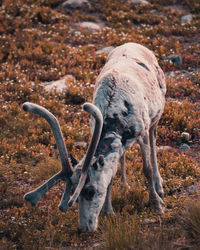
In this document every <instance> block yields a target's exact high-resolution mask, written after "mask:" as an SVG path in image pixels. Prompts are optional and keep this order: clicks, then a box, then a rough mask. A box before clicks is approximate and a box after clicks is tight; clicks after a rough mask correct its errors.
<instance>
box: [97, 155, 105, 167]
mask: <svg viewBox="0 0 200 250" xmlns="http://www.w3.org/2000/svg"><path fill="white" fill-rule="evenodd" d="M97 161H98V163H99V164H100V166H101V167H103V166H104V156H103V155H99V157H98V159H97Z"/></svg>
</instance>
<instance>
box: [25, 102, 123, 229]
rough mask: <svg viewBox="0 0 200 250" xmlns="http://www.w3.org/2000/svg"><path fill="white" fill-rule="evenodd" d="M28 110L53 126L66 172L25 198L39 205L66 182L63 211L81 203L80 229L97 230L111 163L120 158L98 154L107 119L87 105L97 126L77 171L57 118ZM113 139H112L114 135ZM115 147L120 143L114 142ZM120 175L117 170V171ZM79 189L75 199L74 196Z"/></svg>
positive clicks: (38, 109) (32, 107) (28, 107)
mask: <svg viewBox="0 0 200 250" xmlns="http://www.w3.org/2000/svg"><path fill="white" fill-rule="evenodd" d="M23 109H24V111H27V112H31V113H35V114H39V115H40V116H42V117H43V118H45V119H46V120H47V122H48V123H49V124H50V126H51V128H52V131H53V134H54V137H55V140H56V143H57V147H58V150H59V154H60V159H61V164H62V169H61V171H60V172H58V173H57V174H55V175H54V176H53V177H51V178H50V179H49V180H47V181H46V182H45V183H44V184H42V185H41V186H40V187H38V188H36V189H35V190H33V191H31V192H29V193H27V194H26V195H25V196H24V199H25V200H26V201H28V202H30V203H31V205H36V204H37V202H38V201H39V199H40V198H41V197H42V196H43V195H44V194H45V193H46V192H47V191H48V190H49V189H50V188H51V187H52V186H54V185H55V184H56V183H58V182H59V181H60V180H64V181H66V187H65V192H64V194H63V196H62V199H61V202H60V205H59V208H60V210H61V211H67V209H68V207H69V206H72V205H73V204H74V203H75V202H76V201H78V207H79V229H80V230H81V231H90V232H92V231H94V230H95V229H96V228H97V225H98V216H99V213H100V211H101V209H102V206H103V204H104V201H105V198H106V193H107V188H108V186H109V184H110V182H111V179H112V176H113V169H112V168H110V167H109V165H110V164H113V163H115V165H116V166H117V161H118V157H117V156H116V150H113V151H112V152H111V153H110V154H109V155H107V156H105V157H104V156H103V155H102V154H99V155H96V156H94V155H95V152H96V149H97V146H98V143H99V140H100V136H101V132H102V126H103V117H102V114H101V112H100V110H99V109H98V108H97V107H96V106H95V105H93V104H91V103H85V104H84V105H83V109H84V110H85V111H86V112H88V113H90V114H91V115H92V116H93V117H94V120H95V126H94V130H93V135H92V139H91V143H90V145H89V148H88V150H87V153H86V155H85V156H84V157H83V159H82V160H81V161H80V162H79V163H78V162H76V161H75V160H74V159H73V161H72V162H73V163H74V164H73V165H75V166H74V169H73V168H72V166H71V162H70V161H69V158H68V153H67V150H66V147H65V144H64V139H63V136H62V132H61V129H60V126H59V123H58V121H57V119H56V118H55V116H54V115H53V114H52V113H50V112H49V111H48V110H46V109H45V108H43V107H41V106H39V105H36V104H33V103H29V102H26V103H24V104H23ZM111 137H112V136H111ZM113 145H114V146H113V148H115V145H116V142H114V143H113ZM115 172H116V171H115ZM72 190H75V191H74V193H73V195H72V197H71V199H69V197H70V193H71V191H72Z"/></svg>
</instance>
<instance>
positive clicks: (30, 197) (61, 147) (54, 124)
mask: <svg viewBox="0 0 200 250" xmlns="http://www.w3.org/2000/svg"><path fill="white" fill-rule="evenodd" d="M23 110H24V111H26V112H31V113H34V114H38V115H40V116H42V117H43V118H45V119H46V121H47V122H48V123H49V124H50V126H51V129H52V131H53V135H54V137H55V140H56V144H57V147H58V151H59V154H60V159H61V164H62V170H61V171H60V172H58V173H57V174H55V175H54V176H53V177H51V178H50V179H49V180H47V181H46V182H45V183H44V184H42V185H41V186H40V187H38V188H36V189H35V190H33V191H31V192H29V193H27V194H26V195H25V196H24V199H25V200H27V201H28V202H30V203H31V205H33V206H34V205H36V204H37V202H38V201H39V199H40V198H41V197H42V196H43V195H44V194H45V193H46V192H47V191H48V190H49V189H50V188H51V187H53V186H54V185H55V184H56V183H58V182H59V181H60V180H65V181H66V188H65V192H64V195H63V197H62V200H61V203H63V200H65V203H66V200H67V201H68V200H69V193H70V190H71V185H72V184H71V180H70V177H71V175H72V173H73V171H72V167H71V164H70V162H69V158H68V153H67V149H66V146H65V143H64V139H63V135H62V132H61V129H60V126H59V123H58V121H57V119H56V117H55V116H54V115H53V114H52V113H51V112H49V111H48V110H47V109H45V108H44V107H42V106H40V105H37V104H34V103H30V102H26V103H24V104H23ZM65 210H66V207H65Z"/></svg>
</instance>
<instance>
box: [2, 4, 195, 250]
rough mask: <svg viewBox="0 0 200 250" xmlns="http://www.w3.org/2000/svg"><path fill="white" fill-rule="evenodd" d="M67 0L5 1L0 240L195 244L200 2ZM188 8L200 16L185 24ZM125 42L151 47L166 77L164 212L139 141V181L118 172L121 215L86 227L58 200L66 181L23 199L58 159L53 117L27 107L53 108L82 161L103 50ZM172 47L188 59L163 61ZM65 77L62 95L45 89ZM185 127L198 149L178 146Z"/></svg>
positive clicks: (130, 156)
mask: <svg viewBox="0 0 200 250" xmlns="http://www.w3.org/2000/svg"><path fill="white" fill-rule="evenodd" d="M62 2H63V1H62V0H51V1H49V0H16V1H12V0H3V1H0V105H1V109H0V131H1V132H0V141H1V146H0V193H1V197H0V215H1V220H0V249H47V248H48V249H65V248H66V249H70V248H71V249H78V248H79V249H80V248H85V249H88V248H89V247H92V248H95V247H96V249H99V248H107V249H122V248H124V249H128V248H129V249H169V248H170V249H198V246H199V244H200V243H199V239H200V228H199V225H200V224H199V221H200V211H199V205H198V206H197V204H198V203H197V204H196V203H194V204H193V203H191V202H190V200H191V199H192V200H199V177H200V172H199V163H200V161H199V136H200V130H199V124H200V113H199V107H200V102H199V100H200V92H199V82H200V81H199V80H200V73H199V66H200V62H199V53H200V48H199V43H198V41H199V38H200V37H199V27H200V25H199V24H200V18H199V17H200V15H199V12H200V3H199V1H198V0H177V1H172V0H171V1H167V0H151V1H149V2H150V4H149V5H145V6H139V5H137V6H133V5H131V4H130V3H128V1H122V0H121V1H119V0H118V1H117V0H112V1H110V0H98V1H97V0H93V1H90V2H91V7H90V8H89V10H87V11H81V10H75V11H71V10H68V11H65V12H63V11H62V9H61V8H60V7H59V5H60V4H61V3H62ZM180 9H181V10H183V13H182V12H181V11H180ZM188 13H192V14H193V15H194V17H193V20H192V21H191V22H190V23H184V24H183V23H181V21H180V19H181V16H183V15H184V14H188ZM99 20H101V22H102V23H103V24H104V26H105V27H104V28H103V29H102V30H101V31H100V32H90V31H88V30H84V29H81V28H78V26H76V25H75V24H77V23H79V22H82V21H99ZM125 42H137V43H140V44H143V45H145V46H147V47H148V48H150V49H152V50H153V51H154V52H155V54H156V56H157V58H158V60H159V64H160V65H161V66H162V68H163V70H164V71H165V73H166V76H167V77H166V81H167V87H168V90H167V96H166V97H167V103H166V106H165V111H164V114H163V116H162V118H161V121H160V123H159V126H158V146H159V147H158V163H159V166H160V171H161V175H162V177H163V179H164V190H165V198H164V201H165V204H166V213H165V214H164V215H163V216H160V215H157V214H155V213H153V212H152V211H151V209H150V208H149V207H148V192H147V190H146V185H145V183H146V181H145V178H144V176H143V173H142V160H141V155H140V151H139V149H138V147H137V146H133V147H132V148H131V149H130V150H128V151H127V154H126V163H127V177H128V182H129V185H130V189H129V190H127V189H126V188H124V189H121V184H120V171H119V172H118V173H117V176H116V178H115V181H114V185H113V206H114V210H115V211H116V213H117V216H116V217H115V216H114V217H110V218H108V219H104V220H101V223H100V224H101V226H100V229H99V231H98V232H97V233H94V234H86V233H85V234H81V235H79V234H78V232H77V223H78V215H77V207H76V206H75V207H73V208H71V209H69V211H68V212H67V214H63V213H61V212H60V211H59V210H58V208H57V207H58V204H59V199H60V197H61V195H62V192H63V190H64V186H63V183H60V184H59V185H57V186H56V187H55V188H53V190H52V192H49V193H47V194H46V195H45V197H44V198H42V199H41V201H40V202H39V205H38V206H36V207H33V208H32V207H30V206H29V205H28V204H26V203H25V202H24V201H23V195H24V194H25V193H26V192H27V191H29V190H31V189H32V188H34V187H36V186H37V185H38V184H39V183H41V182H42V181H43V180H44V179H47V178H48V177H49V176H51V175H52V174H53V173H55V172H56V171H57V170H58V169H60V163H59V157H58V152H57V149H56V144H55V141H54V139H53V136H52V132H51V130H50V128H49V125H48V124H47V123H46V122H45V121H44V120H43V119H39V118H38V117H35V116H33V115H30V114H26V113H24V112H23V111H22V107H21V106H22V103H23V102H25V101H31V102H35V103H38V104H40V105H43V106H45V107H46V108H48V109H49V110H50V111H51V112H53V113H54V115H55V116H56V117H57V118H58V120H59V122H60V125H61V129H62V131H63V134H64V137H65V143H66V145H67V148H68V150H69V152H70V153H73V154H74V155H75V156H76V157H77V158H78V159H80V158H81V157H82V156H83V155H84V153H85V151H86V148H85V146H84V145H85V144H84V142H85V143H88V140H89V138H90V132H89V126H88V125H89V116H88V115H86V114H85V113H83V111H82V110H81V104H82V103H84V102H85V101H86V100H87V101H91V100H92V91H93V86H94V83H95V79H96V77H97V75H98V73H99V72H100V70H101V68H102V66H103V65H104V63H105V61H106V54H105V53H103V54H96V53H95V51H97V50H98V49H101V48H103V47H106V46H117V45H120V44H123V43H125ZM171 54H180V55H181V56H182V59H183V63H182V65H181V66H179V67H178V66H176V65H173V63H169V62H167V61H165V60H164V58H165V57H166V56H168V55H171ZM66 74H72V75H73V76H74V77H75V79H76V80H75V81H72V82H71V83H69V84H68V89H67V91H66V92H64V93H58V92H56V91H52V92H50V93H47V92H46V91H45V90H44V89H43V88H42V87H41V86H40V83H41V82H44V81H53V80H58V79H60V78H62V77H63V76H65V75H66ZM185 131H186V132H189V134H190V147H191V150H189V151H183V150H181V149H180V144H181V143H182V141H181V137H180V135H181V133H182V132H185ZM166 145H167V146H171V147H168V148H165V147H163V146H166ZM186 201H188V203H187V204H186ZM130 216H131V217H130ZM130 218H131V219H130ZM183 218H184V220H183ZM113 228H114V230H113ZM127 228H128V229H130V230H127ZM122 233H123V234H122ZM111 239H116V240H113V241H111Z"/></svg>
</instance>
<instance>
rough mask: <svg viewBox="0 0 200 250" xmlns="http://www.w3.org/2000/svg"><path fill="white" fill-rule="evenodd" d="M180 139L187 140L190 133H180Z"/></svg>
mask: <svg viewBox="0 0 200 250" xmlns="http://www.w3.org/2000/svg"><path fill="white" fill-rule="evenodd" d="M181 139H182V141H183V142H189V139H190V134H189V133H187V132H183V133H182V134H181Z"/></svg>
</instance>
